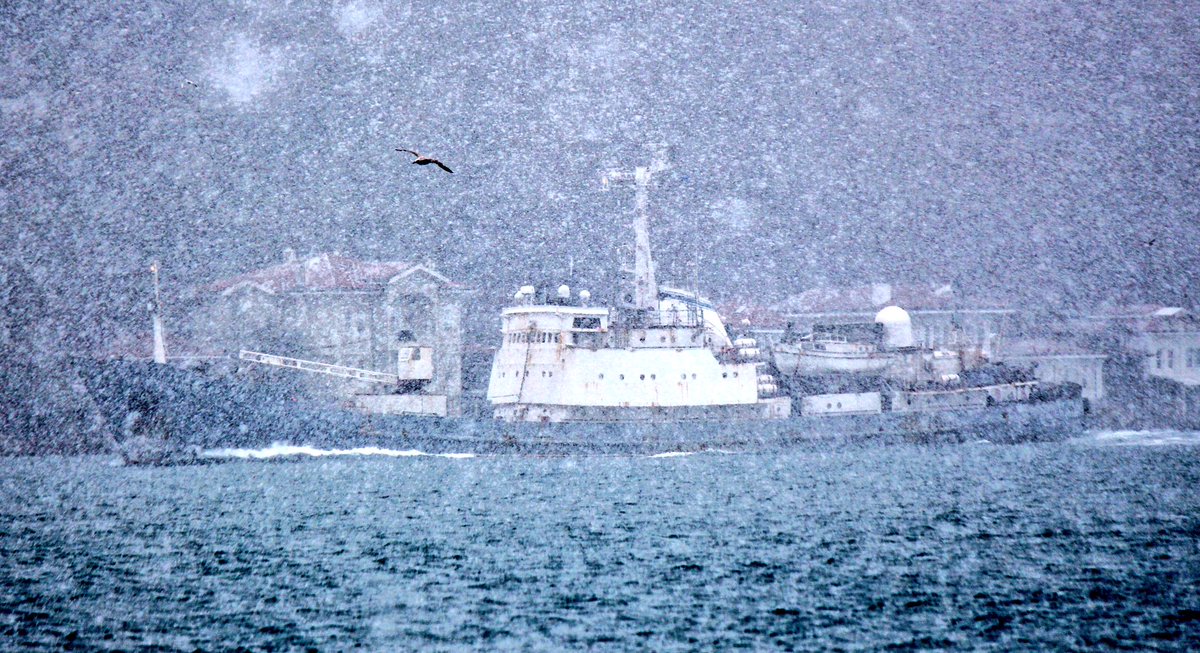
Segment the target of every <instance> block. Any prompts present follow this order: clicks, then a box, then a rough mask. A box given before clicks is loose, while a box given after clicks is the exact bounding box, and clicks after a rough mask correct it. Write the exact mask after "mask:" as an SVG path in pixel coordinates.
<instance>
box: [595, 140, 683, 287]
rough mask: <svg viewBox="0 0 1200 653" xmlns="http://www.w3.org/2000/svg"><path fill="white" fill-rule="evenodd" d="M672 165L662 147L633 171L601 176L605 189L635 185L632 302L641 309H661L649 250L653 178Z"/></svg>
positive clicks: (611, 172)
mask: <svg viewBox="0 0 1200 653" xmlns="http://www.w3.org/2000/svg"><path fill="white" fill-rule="evenodd" d="M670 167H671V165H670V164H669V163H668V162H667V161H666V157H665V156H664V155H663V154H662V152H661V151H660V152H659V153H658V154H657V155H655V157H654V159H653V160H652V162H651V163H650V165H649V166H638V167H636V168H634V169H633V172H632V173H630V172H626V171H623V170H609V171H608V172H607V173H605V174H604V176H603V177H601V179H600V183H601V186H602V187H603V188H604V189H605V190H607V189H608V187H609V184H612V183H632V184H633V186H634V188H635V198H636V205H637V210H636V212H635V215H634V218H633V237H634V243H633V245H634V247H633V251H634V266H633V304H634V307H635V308H637V309H640V310H657V309H658V283H657V282H656V281H655V279H654V259H653V257H652V256H651V254H650V213H649V210H648V206H649V204H650V180H651V178H652V177H653V176H654V175H656V174H658V173H660V172H662V171H664V170H667V169H669V168H670Z"/></svg>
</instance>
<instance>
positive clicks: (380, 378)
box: [238, 349, 400, 385]
mask: <svg viewBox="0 0 1200 653" xmlns="http://www.w3.org/2000/svg"><path fill="white" fill-rule="evenodd" d="M238 358H240V359H242V360H244V361H251V362H253V363H260V364H262V365H274V366H275V367H286V368H289V369H293V370H303V371H305V372H315V373H317V374H328V375H330V376H339V377H342V378H344V379H358V380H360V381H371V382H373V383H389V384H393V385H395V384H397V383H399V382H400V377H399V376H398V375H396V374H387V373H385V372H376V371H374V370H364V369H359V368H357V367H346V366H345V365H334V364H332V363H318V362H317V361H306V360H303V359H300V358H291V357H288V356H279V355H276V354H264V353H262V352H258V351H247V350H245V349H243V350H241V352H239V353H238Z"/></svg>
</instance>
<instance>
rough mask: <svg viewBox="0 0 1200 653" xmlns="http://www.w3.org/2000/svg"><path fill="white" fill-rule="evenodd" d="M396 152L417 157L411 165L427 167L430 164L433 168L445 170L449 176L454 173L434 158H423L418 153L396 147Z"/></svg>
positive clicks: (423, 156)
mask: <svg viewBox="0 0 1200 653" xmlns="http://www.w3.org/2000/svg"><path fill="white" fill-rule="evenodd" d="M396 151H397V152H408V153H409V154H411V155H413V156H415V157H417V158H416V159H413V163H415V164H416V165H419V166H427V165H429V164H430V163H432V164H433V165H435V166H437V167H439V168H441V169H442V170H445V171H446V172H449V173H451V174H453V173H454V171H453V170H451V169H450V168H447V167H446V164H444V163H442V162H441V161H438V160H437V159H435V158H433V157H428V156H425V155H424V154H421V153H419V152H413V151H412V150H405V149H402V148H399V147H398V148H396Z"/></svg>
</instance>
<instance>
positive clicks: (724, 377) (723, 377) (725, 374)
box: [721, 372, 729, 379]
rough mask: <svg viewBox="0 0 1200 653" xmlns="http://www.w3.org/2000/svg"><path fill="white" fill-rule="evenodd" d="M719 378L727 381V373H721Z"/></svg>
mask: <svg viewBox="0 0 1200 653" xmlns="http://www.w3.org/2000/svg"><path fill="white" fill-rule="evenodd" d="M721 378H722V379H728V378H729V372H721Z"/></svg>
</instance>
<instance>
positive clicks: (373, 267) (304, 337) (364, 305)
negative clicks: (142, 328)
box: [186, 250, 465, 414]
mask: <svg viewBox="0 0 1200 653" xmlns="http://www.w3.org/2000/svg"><path fill="white" fill-rule="evenodd" d="M464 293H465V290H464V289H463V288H462V287H461V286H459V285H458V284H456V283H454V282H452V281H450V280H449V279H447V278H446V277H445V276H443V275H442V274H440V273H439V272H438V271H437V270H436V269H435V268H434V267H433V266H432V265H431V264H429V263H410V262H397V261H359V260H355V259H352V258H349V257H346V256H342V255H340V254H336V253H333V254H329V253H326V254H316V255H312V256H308V257H297V256H295V254H294V253H293V252H292V251H291V250H286V251H285V255H284V260H283V261H282V262H280V263H278V264H276V265H272V266H269V267H265V268H261V269H258V270H253V271H250V272H247V273H245V274H241V275H237V276H234V277H230V278H227V279H221V280H218V281H216V282H213V283H210V284H208V285H206V286H203V287H200V288H198V289H196V292H195V296H194V297H193V301H192V302H191V303H192V308H191V310H190V311H188V312H189V313H190V315H189V319H188V320H187V328H186V331H187V332H188V334H189V337H190V339H191V340H192V341H193V342H194V343H197V345H198V346H199V347H200V348H202V349H204V350H206V351H208V352H211V353H213V354H216V355H217V356H221V357H229V356H237V354H238V352H239V351H240V350H252V351H258V352H263V353H268V354H274V355H281V356H288V357H294V358H298V359H304V360H309V361H316V362H322V363H332V364H336V365H342V366H346V367H351V368H357V369H366V370H374V371H378V372H385V373H395V371H396V368H397V365H398V357H399V356H400V354H401V350H402V349H403V348H405V347H410V346H411V345H413V344H418V345H421V346H423V347H430V348H432V360H433V372H432V378H431V379H430V380H429V381H428V383H427V385H426V387H425V388H424V389H423V391H424V392H427V393H432V394H438V395H446V396H447V398H448V400H449V403H450V408H449V411H450V413H451V414H454V413H456V412H457V410H456V408H457V404H458V399H459V398H460V397H461V395H462V334H463V325H462V308H461V299H462V296H463V295H464ZM290 373H293V374H297V375H303V374H306V373H305V372H299V371H294V372H290ZM363 383H364V382H361V381H350V380H341V379H333V380H330V379H320V380H316V379H314V384H316V385H323V386H324V387H327V388H329V389H330V390H331V391H332V392H334V393H335V394H339V395H349V394H355V393H360V392H363V391H366V390H367V389H366V388H364V387H363V385H362V384H363ZM375 391H378V388H376V389H375Z"/></svg>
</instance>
